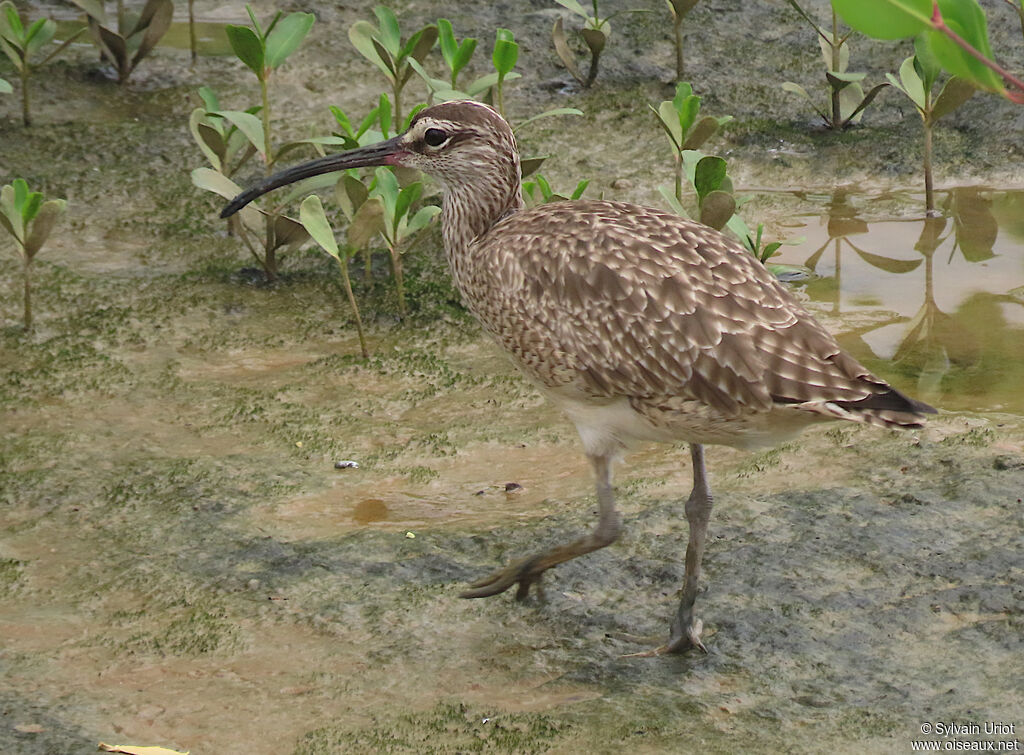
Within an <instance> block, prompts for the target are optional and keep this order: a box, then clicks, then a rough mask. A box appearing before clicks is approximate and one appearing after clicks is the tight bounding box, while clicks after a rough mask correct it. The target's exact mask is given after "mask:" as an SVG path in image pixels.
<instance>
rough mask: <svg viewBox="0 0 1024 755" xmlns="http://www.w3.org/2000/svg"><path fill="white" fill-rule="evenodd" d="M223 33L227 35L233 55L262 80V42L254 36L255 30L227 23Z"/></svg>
mask: <svg viewBox="0 0 1024 755" xmlns="http://www.w3.org/2000/svg"><path fill="white" fill-rule="evenodd" d="M224 33H225V34H226V35H227V38H228V43H229V44H230V45H231V50H232V52H234V53H235V56H236V57H237V58H238V59H239V60H241V61H242V62H243V63H245V65H247V66H248V67H249V69H250V70H251V71H252V72H253V73H255V74H256V77H257V78H258V79H259V80H260V81H263V68H264V65H263V60H264V51H263V43H262V42H260V38H259V37H258V36H256V32H254V31H253V30H252V29H250V28H249V27H248V26H234V25H232V24H228V25H227V26H225V27H224Z"/></svg>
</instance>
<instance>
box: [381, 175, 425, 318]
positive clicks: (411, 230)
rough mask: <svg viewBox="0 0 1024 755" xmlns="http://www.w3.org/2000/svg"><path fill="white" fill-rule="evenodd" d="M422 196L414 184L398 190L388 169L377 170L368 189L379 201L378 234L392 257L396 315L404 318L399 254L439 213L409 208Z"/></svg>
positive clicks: (396, 181)
mask: <svg viewBox="0 0 1024 755" xmlns="http://www.w3.org/2000/svg"><path fill="white" fill-rule="evenodd" d="M422 193H423V184H422V183H421V182H420V181H415V182H413V183H410V184H408V185H407V186H405V187H404V188H399V185H398V179H397V178H396V177H395V174H394V173H393V172H392V171H391V170H389V169H388V168H377V170H376V172H375V179H374V182H373V184H372V186H371V188H370V196H371V197H379V198H380V201H381V203H382V204H383V208H384V213H383V214H384V223H383V228H382V230H381V232H380V235H381V237H382V238H383V239H384V243H385V245H386V246H387V248H388V252H389V253H390V254H391V266H392V269H393V271H394V274H395V293H396V294H397V295H398V313H399V315H401V316H403V317H404V316H405V315H406V314H407V312H408V309H407V307H406V304H405V283H404V280H403V274H402V252H403V251H404V248H405V243H406V240H407V239H408V238H409V237H410V236H412V235H413V234H415V233H416V232H417V231H419V230H421V229H423V228H425V227H426V226H427V224H428V223H430V221H431V220H432V219H433V217H434V216H435V215H437V214H438V213H439V212H441V208H440V207H438V206H437V205H425V206H423V207H421V208H420V209H419V210H417V211H416V212H415V213H414V212H412V205H413V202H415V201H416V200H417V199H419V197H420V194H422Z"/></svg>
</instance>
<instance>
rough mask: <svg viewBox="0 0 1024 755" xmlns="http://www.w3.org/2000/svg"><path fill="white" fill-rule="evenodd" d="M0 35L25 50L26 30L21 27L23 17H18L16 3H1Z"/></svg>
mask: <svg viewBox="0 0 1024 755" xmlns="http://www.w3.org/2000/svg"><path fill="white" fill-rule="evenodd" d="M0 35H2V36H3V37H4V38H6V39H7V40H9V41H10V42H13V43H14V44H16V45H17V46H18V47H19V48H21V49H24V46H25V28H24V27H23V26H22V25H21V16H19V15H18V11H17V10H16V9H15V7H14V3H11V2H4V3H0Z"/></svg>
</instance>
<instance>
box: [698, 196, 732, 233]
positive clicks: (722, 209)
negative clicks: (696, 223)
mask: <svg viewBox="0 0 1024 755" xmlns="http://www.w3.org/2000/svg"><path fill="white" fill-rule="evenodd" d="M735 213H736V198H735V197H733V195H732V194H730V193H728V192H726V191H712V192H710V193H709V194H708V195H707V196H705V197H704V198H703V200H702V201H701V203H700V222H701V223H703V224H704V225H706V226H709V227H711V228H714V229H715V230H718V231H720V230H722V228H724V227H725V224H726V223H728V222H729V218H731V217H732V216H733V215H734V214H735Z"/></svg>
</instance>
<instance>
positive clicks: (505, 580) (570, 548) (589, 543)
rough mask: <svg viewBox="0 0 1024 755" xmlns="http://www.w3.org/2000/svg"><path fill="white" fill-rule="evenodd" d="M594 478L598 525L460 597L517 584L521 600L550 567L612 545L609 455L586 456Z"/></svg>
mask: <svg viewBox="0 0 1024 755" xmlns="http://www.w3.org/2000/svg"><path fill="white" fill-rule="evenodd" d="M588 458H589V459H590V463H591V464H592V465H593V467H594V475H595V476H596V477H597V503H598V506H599V514H598V516H599V518H598V522H597V527H596V528H595V529H594V531H593V532H591V533H590V534H588V535H585V536H584V537H581V538H579V539H578V540H574V541H573V542H571V543H567V544H565V545H559V546H556V547H554V548H549V549H548V550H545V551H541V552H540V553H537V554H534V555H533V556H529V557H528V558H524V559H520V560H519V561H514V562H513V563H511V564H509V565H508V566H507V567H505V568H504V569H500V570H498V571H496V572H495V573H494V574H491V575H490V576H487V577H484V578H483V579H480V580H478V581H476V582H474V583H473V584H471V585H470V588H471V589H469V590H466V591H465V592H464V593H462V594H461V595H460V596H459V597H462V598H486V597H489V596H491V595H497V594H498V593H501V592H505V590H507V589H508V588H510V587H511V586H512V585H514V584H517V583H518V585H519V589H518V590H516V600H522V599H523V598H525V597H526V596H527V594H528V593H529V592H530V585H532V584H534V583H535V582H537V581H539V580H540V576H541V574H543V573H544V572H545V571H547V570H548V569H550V568H551V567H552V566H557V565H558V564H561V563H564V562H566V561H568V560H569V559H572V558H576V557H577V556H582V555H583V554H584V553H590V552H591V551H596V550H598V549H600V548H604V547H605V546H606V545H611V544H612V543H613V542H615V539H616V538H617V537H618V536H619V530H620V529H621V527H622V520H621V518H620V517H619V513H618V512H617V511H616V510H615V495H614V493H613V492H612V471H611V458H610V457H608V456H591V457H588Z"/></svg>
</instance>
